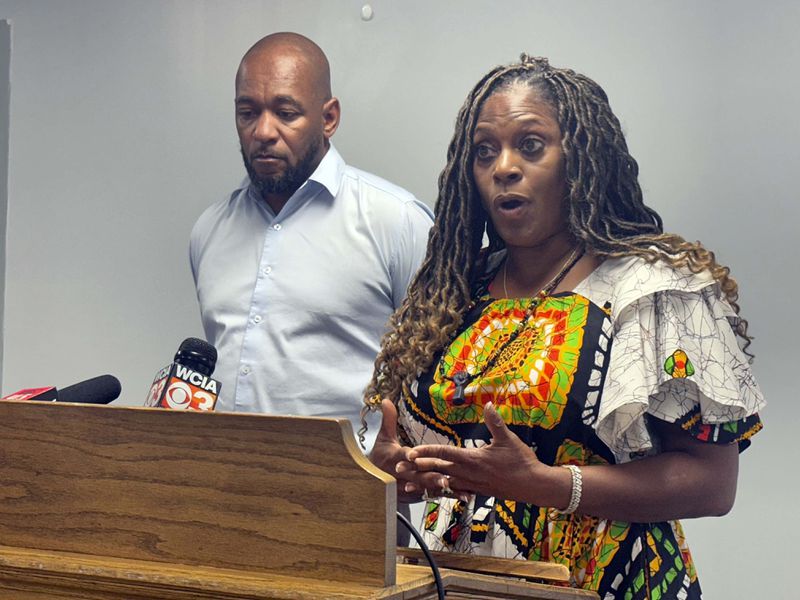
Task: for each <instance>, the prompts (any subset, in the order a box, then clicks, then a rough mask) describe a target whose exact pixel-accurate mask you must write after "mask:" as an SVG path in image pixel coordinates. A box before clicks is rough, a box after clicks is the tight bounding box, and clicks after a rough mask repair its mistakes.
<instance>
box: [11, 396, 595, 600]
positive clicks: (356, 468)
mask: <svg viewBox="0 0 800 600" xmlns="http://www.w3.org/2000/svg"><path fill="white" fill-rule="evenodd" d="M395 509H396V495H395V481H394V479H393V478H392V477H391V476H389V475H387V474H385V473H383V472H382V471H380V470H379V469H377V468H376V467H374V466H373V465H372V464H371V463H370V462H369V461H368V460H367V459H366V458H365V457H364V456H363V455H362V454H361V452H360V451H359V450H358V448H357V446H356V444H355V440H354V438H353V434H352V430H351V427H350V424H349V423H348V422H347V421H345V420H334V419H315V418H295V417H271V416H265V415H250V414H238V413H237V414H231V413H199V412H176V411H167V410H162V409H150V408H130V407H115V406H90V405H82V404H59V403H50V402H10V401H5V402H0V598H2V599H5V598H10V599H14V600H44V599H68V598H70V599H78V598H79V599H82V600H112V599H113V600H134V599H136V600H145V599H147V600H178V599H181V600H184V599H185V600H189V599H200V598H203V599H214V600H223V599H224V600H228V599H234V598H235V599H245V598H250V599H286V600H290V599H291V600H322V599H326V598H336V599H342V600H344V599H348V600H350V599H361V598H376V599H377V598H382V599H391V600H401V599H402V600H416V599H423V598H425V599H427V598H436V592H435V587H434V582H433V577H432V576H431V573H430V570H429V569H428V567H427V565H425V564H423V562H420V561H419V557H418V556H417V555H416V554H415V552H414V551H413V550H405V551H402V552H401V555H402V556H401V559H402V560H403V561H404V562H403V563H402V564H398V562H397V561H398V552H397V548H396V547H395V535H396V525H395V523H396V520H395ZM440 558H441V561H442V565H441V567H442V579H443V582H444V585H445V587H446V589H447V590H448V598H450V599H451V600H455V599H460V598H464V599H466V598H497V599H500V598H504V599H523V598H539V599H545V598H547V599H552V600H560V599H575V598H597V596H596V595H595V594H593V593H591V592H586V591H581V590H573V589H569V588H564V587H556V586H553V585H549V583H547V582H553V581H559V580H564V579H565V578H566V573H565V570H562V569H561V568H560V567H558V566H556V565H546V564H539V563H524V562H522V561H497V562H493V563H492V564H491V565H490V564H489V562H492V561H489V562H485V561H478V562H471V561H475V558H474V557H455V556H452V555H447V556H442V557H440ZM415 561H417V562H419V564H416V565H414V564H406V563H410V562H415ZM526 566H527V568H528V569H532V571H526V570H525V568H524V567H526ZM520 569H521V571H520ZM480 571H483V572H480ZM531 577H533V578H534V579H538V580H539V582H529V581H527V580H526V578H528V579H530V578H531Z"/></svg>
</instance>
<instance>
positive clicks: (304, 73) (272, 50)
mask: <svg viewBox="0 0 800 600" xmlns="http://www.w3.org/2000/svg"><path fill="white" fill-rule="evenodd" d="M275 62H278V63H285V64H291V63H294V68H296V69H298V70H299V71H300V72H298V74H297V75H298V77H302V78H303V79H306V81H307V82H308V83H309V84H310V85H311V87H312V89H313V90H314V92H315V93H316V94H318V95H319V98H320V99H321V100H322V101H323V102H324V101H326V100H328V99H329V98H330V97H331V69H330V65H329V64H328V58H327V57H326V56H325V53H324V52H323V51H322V48H320V47H319V46H317V45H316V44H315V43H314V42H312V41H311V40H310V39H308V38H307V37H305V36H303V35H300V34H299V33H293V32H290V31H283V32H279V33H272V34H270V35H268V36H265V37H263V38H261V39H260V40H258V41H257V42H256V43H255V44H253V45H252V46H251V47H250V49H249V50H248V51H247V52H245V55H244V57H242V61H241V63H239V70H238V71H237V73H236V84H237V87H238V84H239V80H240V78H241V77H243V76H246V75H247V72H248V70H251V69H256V70H258V69H259V67H260V66H261V65H264V64H265V63H275Z"/></svg>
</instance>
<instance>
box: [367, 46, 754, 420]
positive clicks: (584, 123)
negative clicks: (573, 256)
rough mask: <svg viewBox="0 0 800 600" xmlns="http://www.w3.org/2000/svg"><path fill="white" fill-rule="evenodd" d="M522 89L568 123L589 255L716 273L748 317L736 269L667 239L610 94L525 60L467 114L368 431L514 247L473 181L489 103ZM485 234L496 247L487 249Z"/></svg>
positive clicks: (541, 61) (370, 402)
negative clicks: (477, 140)
mask: <svg viewBox="0 0 800 600" xmlns="http://www.w3.org/2000/svg"><path fill="white" fill-rule="evenodd" d="M519 84H524V85H527V86H529V87H530V88H531V89H533V90H534V91H535V92H537V93H538V94H539V96H540V99H542V100H545V101H546V102H548V103H549V104H550V105H551V106H552V108H553V110H554V112H555V114H556V115H557V117H558V123H559V125H560V128H561V134H562V141H561V146H562V150H563V152H564V156H565V177H566V180H567V188H568V198H567V213H568V226H569V229H570V232H571V233H572V235H573V236H574V237H575V238H576V240H578V241H579V242H580V243H582V244H583V245H584V247H585V249H586V251H587V252H588V253H591V254H594V255H595V256H597V257H600V258H604V257H608V258H614V257H623V256H640V257H642V258H644V259H645V260H647V261H648V262H654V261H657V260H663V261H664V262H666V263H667V264H669V265H671V266H673V267H688V268H689V269H690V270H691V271H693V272H695V273H699V272H701V271H704V270H708V271H709V272H710V273H711V274H712V276H713V277H714V279H715V280H716V281H717V283H718V284H719V288H720V290H721V292H722V293H723V294H724V296H725V298H726V299H727V301H728V302H729V303H730V305H731V306H732V307H733V309H734V310H735V311H736V313H737V314H738V312H739V306H738V304H737V298H738V286H737V285H736V282H735V281H734V280H733V279H732V278H731V277H729V275H728V274H729V271H730V270H729V269H728V267H725V266H722V265H720V264H718V263H717V261H716V260H715V258H714V253H713V252H711V251H710V250H707V249H706V248H704V247H703V246H702V244H700V243H699V242H694V243H693V242H688V241H686V240H684V239H683V238H682V237H680V236H678V235H675V234H671V233H664V231H663V227H662V221H661V217H660V216H659V215H658V213H656V212H655V211H654V210H653V209H651V208H649V207H648V206H646V205H645V204H644V201H643V198H642V190H641V187H640V186H639V182H638V173H639V167H638V165H637V163H636V161H635V160H634V159H633V157H632V156H631V155H630V154H629V153H628V146H627V144H626V142H625V137H624V135H623V133H622V128H621V126H620V123H619V120H618V119H617V118H616V116H614V113H613V112H611V107H610V105H609V102H608V97H607V96H606V93H605V92H604V91H603V89H602V88H601V87H600V86H599V85H598V84H597V83H595V82H594V81H592V80H591V79H589V78H588V77H586V76H584V75H581V74H579V73H575V72H574V71H572V70H570V69H557V68H554V67H551V66H550V65H549V63H548V61H547V59H545V58H533V57H529V56H527V55H525V54H523V55H522V57H521V61H520V62H519V63H517V64H512V65H509V66H501V67H497V68H495V69H493V70H492V71H490V72H489V73H488V74H487V75H486V76H484V77H483V78H482V79H481V80H480V81H479V82H478V83H477V85H476V86H475V87H474V88H473V89H472V91H471V92H470V93H469V95H468V96H467V99H466V101H465V102H464V105H463V106H462V107H461V110H460V111H459V113H458V119H457V121H456V127H455V134H454V135H453V139H452V141H451V142H450V146H449V148H448V151H447V165H446V166H445V168H444V170H443V171H442V173H441V175H440V176H439V197H438V199H437V201H436V209H435V213H436V219H435V222H434V225H433V229H432V230H431V234H430V238H429V240H428V248H427V254H426V256H425V260H424V261H423V263H422V266H421V267H420V270H419V272H418V273H417V275H416V277H415V279H414V281H413V282H412V284H411V286H410V288H409V290H408V296H407V297H406V300H405V302H404V303H403V305H402V306H401V307H400V308H399V309H398V310H397V311H396V312H395V313H394V315H393V316H392V318H391V320H390V328H389V332H388V333H387V334H386V335H385V336H384V338H383V341H382V347H381V351H380V353H379V354H378V357H377V359H376V361H375V371H374V373H373V376H372V381H371V382H370V384H369V386H368V387H367V389H366V392H365V408H364V410H363V411H362V425H364V423H365V422H364V419H363V415H364V414H366V412H367V411H368V410H375V409H377V408H378V406H379V404H380V400H381V399H382V398H388V399H390V400H392V401H393V402H395V403H397V401H398V400H399V399H400V398H401V396H402V395H403V394H406V393H408V389H409V387H410V386H411V385H412V383H413V382H414V380H415V379H417V377H418V376H419V375H420V374H421V373H423V372H424V371H425V370H426V369H428V368H429V367H430V365H431V363H432V362H433V359H434V356H435V355H436V354H437V353H438V352H439V351H441V350H442V348H443V347H445V346H446V345H447V344H449V343H450V342H451V340H452V339H453V337H454V336H455V335H456V333H457V331H458V329H459V327H460V326H461V323H462V320H463V317H464V315H465V312H466V310H467V308H468V307H469V306H470V302H471V300H472V297H471V296H472V290H473V289H474V285H475V284H476V280H477V279H478V278H479V277H481V276H482V275H483V274H484V269H485V266H486V265H485V261H486V257H487V256H488V255H489V254H491V253H492V252H494V251H496V250H500V249H502V248H503V247H504V244H503V240H502V239H500V237H499V236H498V235H497V234H496V232H495V231H494V228H493V227H492V223H491V221H489V219H488V218H487V215H486V213H485V211H484V210H483V207H482V204H481V201H480V195H479V192H478V190H477V188H476V186H475V182H474V180H473V177H472V161H473V145H472V137H473V132H474V130H475V124H476V121H477V119H478V116H479V114H480V111H481V107H482V106H483V103H484V102H485V101H486V99H487V98H489V97H490V96H491V95H492V94H494V93H495V92H497V91H499V90H502V89H507V88H509V87H511V86H513V85H519ZM484 233H486V234H487V237H488V240H489V246H488V248H484V249H483V250H482V249H481V246H482V243H483V237H484ZM736 333H737V335H739V336H740V337H741V338H742V340H743V348H744V349H745V350H746V349H747V346H749V344H750V341H751V338H750V337H749V336H748V334H747V321H745V320H744V319H741V320H739V321H738V324H737V325H736ZM364 430H365V429H362V432H363V431H364Z"/></svg>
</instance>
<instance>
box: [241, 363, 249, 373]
mask: <svg viewBox="0 0 800 600" xmlns="http://www.w3.org/2000/svg"><path fill="white" fill-rule="evenodd" d="M248 373H250V367H248V366H247V365H245V366H243V367H242V375H247V374H248Z"/></svg>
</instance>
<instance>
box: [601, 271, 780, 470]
mask: <svg viewBox="0 0 800 600" xmlns="http://www.w3.org/2000/svg"><path fill="white" fill-rule="evenodd" d="M737 320H738V316H737V315H736V314H735V313H734V311H733V310H732V309H731V307H730V306H729V305H728V303H727V302H726V301H725V300H724V299H721V298H719V297H718V295H717V288H716V285H713V284H712V285H708V286H707V287H704V288H702V289H701V290H698V291H682V290H675V289H671V290H670V289H668V290H663V291H658V292H655V293H651V294H647V295H645V296H642V297H640V298H638V299H636V300H635V301H633V302H631V303H630V304H628V305H627V306H626V307H625V308H624V309H623V310H622V311H621V312H620V313H619V315H618V317H617V319H616V322H615V324H614V340H613V343H612V349H611V360H610V364H609V371H608V373H607V376H606V381H605V383H604V385H603V390H602V395H601V400H600V407H599V415H598V421H597V424H596V430H597V434H598V436H599V437H600V438H601V439H602V440H603V441H604V442H605V443H606V444H607V445H608V446H609V447H610V448H611V449H612V450H613V451H614V453H615V454H616V455H617V456H618V457H619V458H620V459H621V460H626V459H630V458H632V457H634V456H636V455H638V454H641V453H648V452H651V451H657V450H658V440H657V439H654V438H653V437H651V434H650V432H649V430H648V427H647V419H648V418H649V417H655V418H658V419H661V420H663V421H666V422H669V423H678V424H680V425H681V427H682V428H683V429H684V430H686V431H687V432H689V433H690V434H691V435H692V436H694V437H695V438H697V439H699V440H702V441H705V442H712V443H739V444H740V447H742V448H744V447H746V445H748V444H749V441H748V440H749V438H750V437H751V436H752V435H753V434H755V433H756V432H757V431H758V430H760V429H761V422H760V420H759V417H758V412H759V411H760V410H761V409H762V408H763V406H764V405H765V401H764V397H763V395H762V393H761V390H760V389H759V387H758V384H757V383H756V381H755V378H754V377H753V374H752V371H751V369H750V364H749V362H748V360H747V357H746V356H745V355H744V353H743V352H742V350H741V349H740V347H739V343H738V339H737V337H736V334H735V332H734V329H733V327H734V326H735V325H736V322H737Z"/></svg>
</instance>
